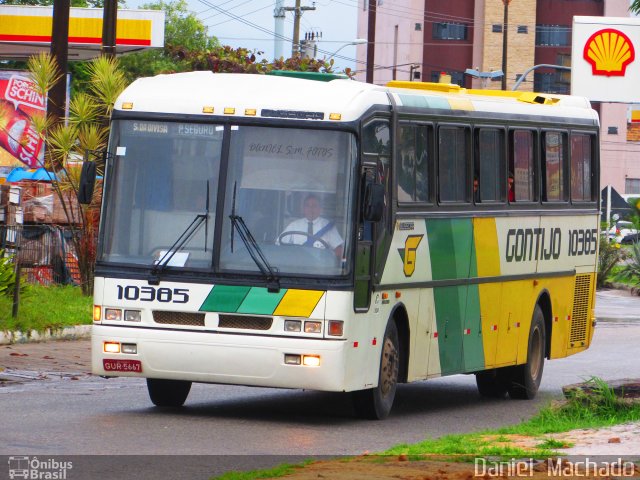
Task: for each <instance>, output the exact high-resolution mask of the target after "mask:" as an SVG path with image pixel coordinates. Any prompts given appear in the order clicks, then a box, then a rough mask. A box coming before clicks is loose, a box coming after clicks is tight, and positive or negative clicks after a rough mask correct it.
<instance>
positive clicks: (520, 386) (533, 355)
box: [509, 305, 546, 400]
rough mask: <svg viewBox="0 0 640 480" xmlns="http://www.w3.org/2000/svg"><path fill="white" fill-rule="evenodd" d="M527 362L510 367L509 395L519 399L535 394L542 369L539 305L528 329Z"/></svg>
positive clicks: (543, 334)
mask: <svg viewBox="0 0 640 480" xmlns="http://www.w3.org/2000/svg"><path fill="white" fill-rule="evenodd" d="M528 345H529V346H528V350H527V363H525V364H524V365H518V366H516V367H512V374H511V384H510V385H509V396H510V397H511V398H515V399H519V400H530V399H532V398H533V397H535V396H536V393H537V392H538V387H539V386H540V381H541V380H542V371H543V370H544V358H545V345H546V331H545V326H544V314H543V313H542V309H541V308H540V305H536V308H535V310H534V311H533V318H532V319H531V329H530V330H529V344H528Z"/></svg>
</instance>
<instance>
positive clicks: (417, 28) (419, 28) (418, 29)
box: [415, 23, 422, 32]
mask: <svg viewBox="0 0 640 480" xmlns="http://www.w3.org/2000/svg"><path fill="white" fill-rule="evenodd" d="M415 30H416V32H421V31H422V24H421V23H416V27H415Z"/></svg>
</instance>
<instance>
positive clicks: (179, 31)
mask: <svg viewBox="0 0 640 480" xmlns="http://www.w3.org/2000/svg"><path fill="white" fill-rule="evenodd" d="M141 8H146V9H150V10H164V12H165V25H164V48H163V49H158V50H147V51H144V52H139V53H133V54H130V55H124V56H122V57H121V61H120V66H121V68H122V70H123V71H124V73H125V75H126V77H127V80H129V81H132V80H135V79H136V78H139V77H148V76H152V75H156V74H158V73H173V72H184V71H189V70H192V68H191V65H190V63H189V61H186V60H185V57H187V56H189V55H191V54H193V53H194V52H200V53H206V52H209V51H211V50H213V49H215V48H217V47H219V43H218V40H217V39H216V38H215V37H212V36H209V35H208V33H207V27H206V26H205V25H204V24H203V23H202V22H201V21H200V20H199V19H198V17H196V16H195V15H194V14H193V13H191V12H189V10H188V9H187V2H186V1H185V0H177V1H173V2H172V1H169V2H165V1H164V0H160V1H159V2H155V3H148V4H145V5H142V6H141Z"/></svg>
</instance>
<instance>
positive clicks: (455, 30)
mask: <svg viewBox="0 0 640 480" xmlns="http://www.w3.org/2000/svg"><path fill="white" fill-rule="evenodd" d="M433 38H434V39H435V40H466V39H467V26H466V25H465V24H464V23H448V22H438V23H434V24H433Z"/></svg>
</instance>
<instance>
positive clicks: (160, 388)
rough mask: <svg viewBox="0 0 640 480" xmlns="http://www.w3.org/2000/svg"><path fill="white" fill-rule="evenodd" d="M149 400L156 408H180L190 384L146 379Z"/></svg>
mask: <svg viewBox="0 0 640 480" xmlns="http://www.w3.org/2000/svg"><path fill="white" fill-rule="evenodd" d="M147 390H148V391H149V398H151V401H152V402H153V404H154V405H155V406H156V407H181V406H182V404H183V403H184V401H185V400H186V399H187V396H188V395H189V390H191V382H187V381H184V380H159V379H157V378H147Z"/></svg>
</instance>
